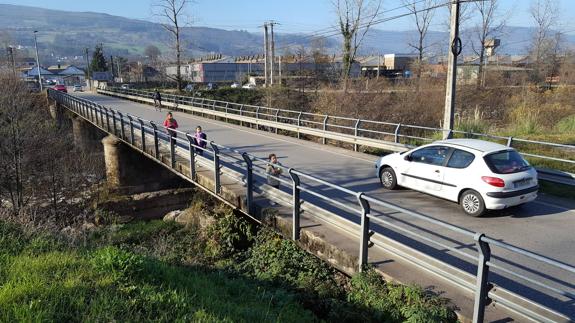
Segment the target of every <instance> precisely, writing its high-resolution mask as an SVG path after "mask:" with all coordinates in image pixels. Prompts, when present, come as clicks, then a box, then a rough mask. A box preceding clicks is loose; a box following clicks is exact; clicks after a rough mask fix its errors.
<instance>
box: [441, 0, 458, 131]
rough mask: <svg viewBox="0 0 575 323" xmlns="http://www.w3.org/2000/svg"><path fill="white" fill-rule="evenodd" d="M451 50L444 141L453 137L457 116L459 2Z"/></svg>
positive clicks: (455, 5)
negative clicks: (454, 121)
mask: <svg viewBox="0 0 575 323" xmlns="http://www.w3.org/2000/svg"><path fill="white" fill-rule="evenodd" d="M449 29H450V34H449V40H450V42H449V43H450V44H451V46H450V48H449V56H448V58H447V85H446V89H445V111H444V115H443V129H444V131H443V139H449V138H451V136H452V130H453V119H454V116H455V90H456V82H457V56H458V55H459V54H460V53H461V39H460V38H459V0H454V1H453V2H452V4H451V23H450V27H449Z"/></svg>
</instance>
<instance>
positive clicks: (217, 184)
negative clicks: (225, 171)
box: [210, 141, 221, 195]
mask: <svg viewBox="0 0 575 323" xmlns="http://www.w3.org/2000/svg"><path fill="white" fill-rule="evenodd" d="M210 146H211V147H212V150H213V151H214V189H215V193H216V195H217V194H219V193H220V188H221V185H220V149H219V148H218V146H216V143H215V142H213V141H210Z"/></svg>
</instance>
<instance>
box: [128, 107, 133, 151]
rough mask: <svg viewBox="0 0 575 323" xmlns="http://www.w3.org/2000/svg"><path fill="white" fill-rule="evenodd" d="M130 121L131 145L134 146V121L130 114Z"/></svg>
mask: <svg viewBox="0 0 575 323" xmlns="http://www.w3.org/2000/svg"><path fill="white" fill-rule="evenodd" d="M128 120H130V143H131V144H132V146H133V145H134V119H133V118H132V116H131V115H129V114H128Z"/></svg>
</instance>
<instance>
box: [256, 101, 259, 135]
mask: <svg viewBox="0 0 575 323" xmlns="http://www.w3.org/2000/svg"><path fill="white" fill-rule="evenodd" d="M259 119H260V107H259V106H258V107H257V108H256V130H260V124H259V122H257V120H259Z"/></svg>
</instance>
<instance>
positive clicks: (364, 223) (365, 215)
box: [357, 193, 373, 272]
mask: <svg viewBox="0 0 575 323" xmlns="http://www.w3.org/2000/svg"><path fill="white" fill-rule="evenodd" d="M363 195H364V193H358V194H357V201H358V202H359V205H360V206H361V234H360V241H359V271H360V272H361V271H363V269H364V267H365V265H367V260H368V249H369V247H371V245H372V243H371V242H370V241H369V238H370V237H371V236H372V235H373V231H370V230H369V216H370V212H371V208H370V206H369V202H368V201H367V200H366V199H365V198H363Z"/></svg>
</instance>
